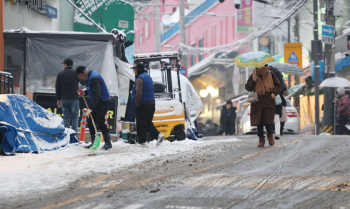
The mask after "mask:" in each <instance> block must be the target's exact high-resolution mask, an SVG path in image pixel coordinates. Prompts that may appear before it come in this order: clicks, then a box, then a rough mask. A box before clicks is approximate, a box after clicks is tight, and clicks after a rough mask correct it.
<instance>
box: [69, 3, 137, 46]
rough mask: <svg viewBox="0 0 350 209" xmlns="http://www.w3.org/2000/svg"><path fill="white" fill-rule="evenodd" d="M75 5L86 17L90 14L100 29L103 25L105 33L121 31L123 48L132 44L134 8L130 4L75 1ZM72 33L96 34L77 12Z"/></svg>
mask: <svg viewBox="0 0 350 209" xmlns="http://www.w3.org/2000/svg"><path fill="white" fill-rule="evenodd" d="M95 2H96V3H97V6H96V4H95ZM76 5H77V6H78V7H79V8H80V9H81V11H83V12H84V13H85V14H86V15H89V14H90V15H91V17H92V19H93V20H94V21H95V22H96V23H97V24H98V25H100V26H101V27H102V28H103V25H104V26H105V27H106V31H107V32H111V31H112V29H114V28H116V29H118V30H121V31H123V32H124V33H125V34H126V43H125V47H127V46H130V45H132V44H133V43H134V39H135V34H134V7H133V6H132V5H131V4H130V3H128V2H126V1H121V0H76ZM88 13H89V14H88ZM99 13H100V15H101V19H102V22H103V24H102V23H101V20H100V16H99ZM74 31H79V32H90V33H97V32H98V30H97V29H96V27H95V25H94V24H92V23H91V22H90V21H89V20H88V19H87V18H86V17H85V16H84V15H83V14H81V13H80V12H79V11H77V10H76V11H75V15H74Z"/></svg>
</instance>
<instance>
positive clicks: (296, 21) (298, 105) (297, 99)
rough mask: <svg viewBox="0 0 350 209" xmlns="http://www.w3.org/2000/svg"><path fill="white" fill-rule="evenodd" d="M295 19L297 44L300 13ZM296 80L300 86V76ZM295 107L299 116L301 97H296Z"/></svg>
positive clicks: (296, 76) (296, 83) (298, 40)
mask: <svg viewBox="0 0 350 209" xmlns="http://www.w3.org/2000/svg"><path fill="white" fill-rule="evenodd" d="M294 19H295V27H294V29H295V37H296V39H297V42H298V43H299V42H300V25H299V22H300V21H299V12H297V14H296V15H295V17H294ZM301 68H303V65H302V64H301ZM294 78H295V85H299V84H300V76H299V75H294ZM294 105H295V107H296V108H297V110H298V112H299V114H300V97H296V98H295V100H294Z"/></svg>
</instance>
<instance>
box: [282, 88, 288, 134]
mask: <svg viewBox="0 0 350 209" xmlns="http://www.w3.org/2000/svg"><path fill="white" fill-rule="evenodd" d="M283 85H284V87H285V89H286V90H285V91H284V92H283V99H284V101H285V103H283V100H282V116H281V118H280V122H281V131H280V133H281V135H283V129H284V125H285V123H286V122H287V120H288V117H287V101H286V98H285V97H286V96H288V95H289V90H288V87H287V85H286V83H284V84H283Z"/></svg>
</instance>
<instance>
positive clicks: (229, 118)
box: [220, 100, 237, 136]
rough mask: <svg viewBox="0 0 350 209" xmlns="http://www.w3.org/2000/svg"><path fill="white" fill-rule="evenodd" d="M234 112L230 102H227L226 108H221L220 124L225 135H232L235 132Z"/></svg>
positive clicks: (234, 109) (234, 108)
mask: <svg viewBox="0 0 350 209" xmlns="http://www.w3.org/2000/svg"><path fill="white" fill-rule="evenodd" d="M236 110H237V108H236V107H234V106H233V105H232V101H231V100H227V102H226V106H224V107H223V108H222V111H221V117H220V124H221V126H222V127H223V129H224V132H225V135H226V136H228V135H233V134H235V132H236Z"/></svg>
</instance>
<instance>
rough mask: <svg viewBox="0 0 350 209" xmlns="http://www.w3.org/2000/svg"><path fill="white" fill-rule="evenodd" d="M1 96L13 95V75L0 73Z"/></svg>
mask: <svg viewBox="0 0 350 209" xmlns="http://www.w3.org/2000/svg"><path fill="white" fill-rule="evenodd" d="M0 94H13V77H12V75H11V73H8V72H0Z"/></svg>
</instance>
